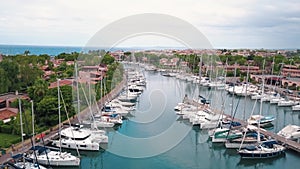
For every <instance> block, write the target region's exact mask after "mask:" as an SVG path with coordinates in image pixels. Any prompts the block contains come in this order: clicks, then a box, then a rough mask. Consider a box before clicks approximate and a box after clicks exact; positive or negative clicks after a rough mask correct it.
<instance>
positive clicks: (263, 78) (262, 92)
mask: <svg viewBox="0 0 300 169" xmlns="http://www.w3.org/2000/svg"><path fill="white" fill-rule="evenodd" d="M265 61H266V60H264V62H263V72H262V89H261V95H262V96H263V95H264V93H265V77H264V71H265ZM262 100H263V99H262V98H261V99H260V107H259V116H261V112H262V105H263V101H262ZM260 119H261V118H259V119H258V130H257V141H258V142H260Z"/></svg>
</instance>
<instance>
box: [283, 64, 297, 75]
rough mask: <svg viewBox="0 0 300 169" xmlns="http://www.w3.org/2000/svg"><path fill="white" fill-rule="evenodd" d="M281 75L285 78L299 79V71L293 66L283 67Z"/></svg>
mask: <svg viewBox="0 0 300 169" xmlns="http://www.w3.org/2000/svg"><path fill="white" fill-rule="evenodd" d="M281 75H282V76H285V77H300V69H299V68H298V67H297V66H294V65H284V66H283V68H282V70H281Z"/></svg>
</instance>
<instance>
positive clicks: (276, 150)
mask: <svg viewBox="0 0 300 169" xmlns="http://www.w3.org/2000/svg"><path fill="white" fill-rule="evenodd" d="M263 65H264V64H263ZM264 85H265V81H264V78H263V81H262V94H264ZM262 104H263V101H262V99H261V100H260V110H259V115H261V112H262ZM257 143H258V145H253V146H247V147H246V148H245V149H241V148H240V149H239V150H238V154H239V155H240V156H241V158H249V159H262V158H272V157H276V156H279V155H282V154H284V152H285V147H283V146H282V145H279V144H278V142H277V141H275V140H267V141H263V142H261V140H260V119H259V122H258V128H257ZM242 144H243V142H242Z"/></svg>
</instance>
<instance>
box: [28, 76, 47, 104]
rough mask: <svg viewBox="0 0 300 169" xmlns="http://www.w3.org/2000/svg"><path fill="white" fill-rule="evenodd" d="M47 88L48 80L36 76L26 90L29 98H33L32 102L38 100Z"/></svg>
mask: <svg viewBox="0 0 300 169" xmlns="http://www.w3.org/2000/svg"><path fill="white" fill-rule="evenodd" d="M47 89H48V82H47V81H45V80H43V79H41V78H38V79H37V80H35V82H34V85H33V86H30V87H29V88H28V90H27V92H28V94H29V96H30V98H31V99H33V100H34V102H39V101H41V100H42V98H43V97H44V96H45V94H46V92H47Z"/></svg>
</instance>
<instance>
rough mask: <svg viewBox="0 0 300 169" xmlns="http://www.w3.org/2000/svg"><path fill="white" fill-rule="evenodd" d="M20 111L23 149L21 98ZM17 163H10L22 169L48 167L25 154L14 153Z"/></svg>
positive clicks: (42, 168)
mask: <svg viewBox="0 0 300 169" xmlns="http://www.w3.org/2000/svg"><path fill="white" fill-rule="evenodd" d="M19 113H20V125H21V137H22V150H24V138H23V122H22V109H21V100H20V98H19ZM12 158H13V159H14V161H15V163H8V165H9V166H11V167H13V168H20V169H46V167H44V166H42V165H39V163H37V162H34V160H32V159H30V158H26V157H24V154H16V155H13V156H12Z"/></svg>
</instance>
